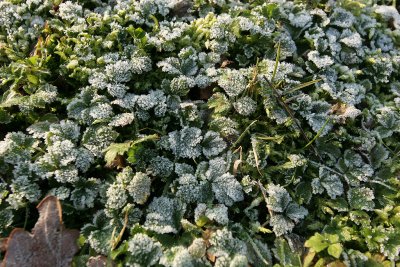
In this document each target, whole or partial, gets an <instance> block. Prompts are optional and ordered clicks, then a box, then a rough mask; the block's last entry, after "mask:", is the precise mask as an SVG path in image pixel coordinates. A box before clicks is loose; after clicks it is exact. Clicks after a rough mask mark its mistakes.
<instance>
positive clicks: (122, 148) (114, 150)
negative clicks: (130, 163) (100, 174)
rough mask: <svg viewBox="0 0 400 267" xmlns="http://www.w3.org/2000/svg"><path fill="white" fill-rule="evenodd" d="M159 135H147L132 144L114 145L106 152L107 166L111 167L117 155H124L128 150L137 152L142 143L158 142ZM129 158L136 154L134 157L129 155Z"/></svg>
mask: <svg viewBox="0 0 400 267" xmlns="http://www.w3.org/2000/svg"><path fill="white" fill-rule="evenodd" d="M157 139H158V135H157V134H153V135H146V136H144V137H141V138H139V139H137V140H135V141H130V142H125V143H112V144H111V145H110V146H109V147H108V148H107V149H105V150H104V152H105V155H104V160H105V161H106V164H107V165H108V166H111V164H112V162H113V161H114V159H115V158H116V157H117V155H120V156H122V155H124V154H125V153H126V152H127V151H128V150H130V152H132V149H134V150H133V152H135V151H137V150H136V146H137V145H138V144H140V143H143V142H146V141H151V140H157ZM129 157H134V153H133V154H132V155H129Z"/></svg>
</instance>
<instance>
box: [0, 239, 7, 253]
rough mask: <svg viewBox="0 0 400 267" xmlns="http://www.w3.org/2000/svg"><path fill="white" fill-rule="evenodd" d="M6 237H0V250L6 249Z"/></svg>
mask: <svg viewBox="0 0 400 267" xmlns="http://www.w3.org/2000/svg"><path fill="white" fill-rule="evenodd" d="M7 242H8V238H0V252H4V251H6V250H7Z"/></svg>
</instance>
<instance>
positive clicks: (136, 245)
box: [126, 233, 162, 266]
mask: <svg viewBox="0 0 400 267" xmlns="http://www.w3.org/2000/svg"><path fill="white" fill-rule="evenodd" d="M127 242H128V249H127V250H128V252H129V253H128V258H127V260H126V263H127V264H128V265H129V266H154V265H155V264H157V263H158V261H159V259H160V257H161V256H162V249H161V244H160V243H159V242H157V241H155V240H154V239H152V238H150V237H149V236H147V235H145V234H141V233H138V234H136V235H134V236H133V237H132V238H131V239H129V240H128V241H127Z"/></svg>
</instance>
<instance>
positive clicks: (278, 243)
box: [275, 238, 302, 267]
mask: <svg viewBox="0 0 400 267" xmlns="http://www.w3.org/2000/svg"><path fill="white" fill-rule="evenodd" d="M275 247H276V251H275V256H276V257H277V258H278V259H279V261H280V263H281V264H282V265H283V266H293V267H297V266H298V267H301V266H302V264H301V259H300V255H299V254H297V253H296V252H293V250H292V249H291V248H290V246H289V244H288V243H287V242H286V240H285V239H283V238H277V239H276V240H275Z"/></svg>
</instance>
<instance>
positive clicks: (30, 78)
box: [26, 74, 39, 85]
mask: <svg viewBox="0 0 400 267" xmlns="http://www.w3.org/2000/svg"><path fill="white" fill-rule="evenodd" d="M26 77H27V78H28V81H29V82H30V83H32V84H34V85H37V84H38V83H39V78H38V77H37V76H35V75H32V74H28V75H27V76H26Z"/></svg>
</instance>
